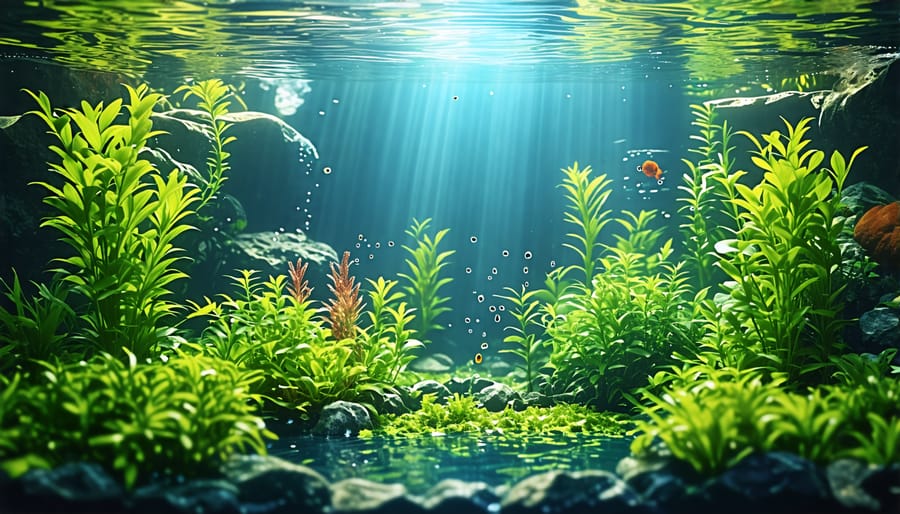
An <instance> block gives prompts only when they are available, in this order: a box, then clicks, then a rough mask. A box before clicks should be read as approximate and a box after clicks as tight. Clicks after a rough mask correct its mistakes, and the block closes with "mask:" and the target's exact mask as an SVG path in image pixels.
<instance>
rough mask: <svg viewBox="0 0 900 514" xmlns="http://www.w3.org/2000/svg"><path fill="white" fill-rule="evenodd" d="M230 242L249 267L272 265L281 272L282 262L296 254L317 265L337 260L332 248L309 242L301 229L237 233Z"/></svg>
mask: <svg viewBox="0 0 900 514" xmlns="http://www.w3.org/2000/svg"><path fill="white" fill-rule="evenodd" d="M231 244H233V245H234V248H235V251H236V252H238V253H241V254H243V256H244V257H246V259H248V260H249V262H248V265H247V267H248V268H249V269H260V268H265V267H272V268H275V269H277V270H279V273H284V269H283V268H285V266H286V265H287V264H286V263H288V262H294V261H296V260H297V257H299V258H301V259H303V261H304V262H314V263H316V264H320V265H321V264H325V263H327V262H333V261H336V260H338V257H337V252H335V251H334V249H333V248H332V247H330V246H328V245H327V244H325V243H320V242H318V241H313V240H311V239H309V238H308V237H306V234H303V233H302V232H256V233H251V234H240V235H238V236H237V237H235V239H234V241H233V242H232V243H231Z"/></svg>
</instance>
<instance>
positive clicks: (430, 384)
mask: <svg viewBox="0 0 900 514" xmlns="http://www.w3.org/2000/svg"><path fill="white" fill-rule="evenodd" d="M411 391H412V392H413V393H418V394H419V395H420V396H424V395H426V394H431V395H434V397H435V400H436V401H437V402H438V403H443V402H445V401H446V400H447V399H448V398H450V397H451V396H453V394H451V393H450V390H449V389H447V386H445V385H444V384H442V383H440V382H438V381H437V380H422V381H421V382H418V383H416V384H415V385H414V386H412V389H411Z"/></svg>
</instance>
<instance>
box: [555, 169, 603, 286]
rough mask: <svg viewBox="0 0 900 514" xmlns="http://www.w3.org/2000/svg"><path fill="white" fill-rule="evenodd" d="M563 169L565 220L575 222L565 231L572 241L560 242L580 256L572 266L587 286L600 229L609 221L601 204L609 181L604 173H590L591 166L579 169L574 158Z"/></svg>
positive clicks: (590, 277)
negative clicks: (575, 264) (573, 161)
mask: <svg viewBox="0 0 900 514" xmlns="http://www.w3.org/2000/svg"><path fill="white" fill-rule="evenodd" d="M562 171H563V173H564V174H565V177H564V178H563V182H562V185H561V187H562V188H563V189H565V190H566V199H567V200H568V201H569V210H568V211H567V212H566V213H565V220H566V221H567V222H568V223H571V224H572V225H575V229H576V231H575V232H570V233H568V234H566V237H569V238H571V239H573V240H574V242H571V243H564V244H563V246H565V247H566V248H569V249H571V250H572V251H574V252H575V253H577V254H578V256H579V257H580V258H581V265H580V266H575V267H573V269H578V270H580V271H581V272H582V273H583V274H584V282H583V284H584V285H585V286H587V287H590V285H591V280H593V278H594V267H595V266H596V264H597V262H596V261H597V257H598V256H597V253H598V251H599V249H600V233H601V232H602V231H603V227H605V226H606V224H607V223H609V216H610V212H609V210H607V209H604V208H603V206H604V204H606V200H607V198H609V194H610V193H611V192H612V191H611V190H610V189H609V185H610V184H611V183H612V181H611V180H609V179H607V178H606V174H601V175H597V176H596V177H592V176H591V167H590V166H585V167H584V168H581V169H579V168H578V163H577V162H576V163H575V164H573V165H572V166H571V167H568V168H565V169H563V170H562Z"/></svg>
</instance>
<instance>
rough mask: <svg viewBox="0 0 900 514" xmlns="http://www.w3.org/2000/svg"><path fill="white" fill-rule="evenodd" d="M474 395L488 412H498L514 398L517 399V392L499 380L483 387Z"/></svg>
mask: <svg viewBox="0 0 900 514" xmlns="http://www.w3.org/2000/svg"><path fill="white" fill-rule="evenodd" d="M475 397H476V398H477V399H478V401H480V402H481V403H482V404H483V405H484V408H485V409H486V410H488V411H490V412H500V411H502V410H503V409H505V408H506V406H507V405H510V404H511V402H513V401H514V400H516V399H519V393H517V392H515V391H513V390H512V388H511V387H509V386H508V385H506V384H501V383H499V382H497V383H495V384H492V385H490V386H488V387H485V388H484V389H482V390H481V392H479V393H478V394H476V395H475Z"/></svg>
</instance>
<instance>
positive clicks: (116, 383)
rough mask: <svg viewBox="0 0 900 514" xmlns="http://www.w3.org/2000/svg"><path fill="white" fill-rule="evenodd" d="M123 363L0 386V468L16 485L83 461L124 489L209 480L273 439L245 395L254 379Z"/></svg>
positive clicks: (60, 367)
mask: <svg viewBox="0 0 900 514" xmlns="http://www.w3.org/2000/svg"><path fill="white" fill-rule="evenodd" d="M126 355H127V359H126V361H125V362H123V360H122V359H119V358H117V357H113V356H111V355H109V354H98V355H97V356H96V357H95V358H94V359H92V360H91V361H89V362H80V363H73V364H51V363H44V368H45V369H44V371H43V372H42V373H41V374H40V376H39V377H35V379H34V380H31V381H28V382H26V381H24V380H22V375H20V374H18V373H17V374H15V375H14V376H13V377H12V378H11V379H7V378H2V379H0V467H2V469H4V470H5V471H7V472H8V473H10V474H11V475H13V476H18V475H20V474H21V473H24V472H25V471H26V470H27V469H30V468H32V467H53V466H57V465H59V464H62V463H65V462H70V461H93V462H98V463H100V464H101V465H103V466H105V467H106V468H107V469H108V470H110V471H111V472H114V473H115V474H117V475H118V476H119V477H121V479H122V480H123V482H124V484H125V485H126V487H128V488H131V487H133V486H134V485H136V484H138V483H141V482H144V481H146V480H148V479H149V478H150V477H151V475H153V474H161V475H163V476H169V477H173V478H174V477H176V476H186V477H192V476H198V475H204V474H209V473H212V472H214V470H215V469H216V466H217V465H218V463H219V462H221V461H222V460H223V459H226V458H227V457H228V456H229V455H231V454H232V453H234V452H238V451H248V450H252V451H255V452H258V453H260V454H264V453H265V452H266V447H265V439H267V438H274V434H272V433H271V432H269V431H268V430H266V429H265V424H264V423H263V421H262V419H260V418H259V417H257V416H255V415H254V414H253V404H252V401H253V400H255V397H254V395H252V394H250V389H251V388H252V387H253V385H254V383H256V382H257V381H259V380H260V379H261V378H262V377H261V375H260V373H259V372H250V373H248V372H246V371H242V370H240V369H238V367H237V366H235V365H234V364H232V363H230V362H227V361H223V360H220V359H213V358H209V357H202V356H192V355H187V354H183V353H178V354H176V355H175V356H174V357H172V358H170V359H168V362H161V361H154V362H153V363H152V364H146V363H144V364H138V360H137V358H136V357H135V355H134V354H132V353H128V352H127V351H126Z"/></svg>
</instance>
